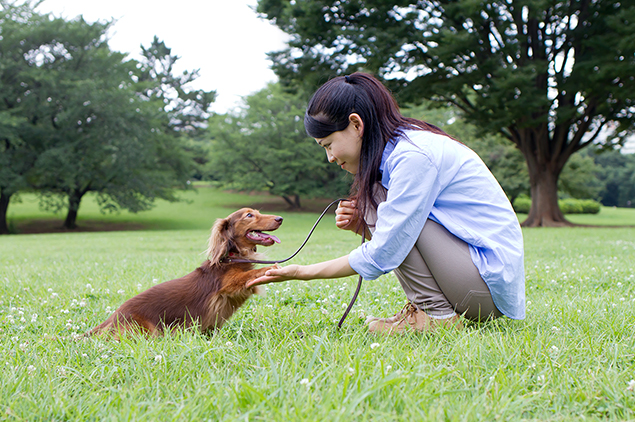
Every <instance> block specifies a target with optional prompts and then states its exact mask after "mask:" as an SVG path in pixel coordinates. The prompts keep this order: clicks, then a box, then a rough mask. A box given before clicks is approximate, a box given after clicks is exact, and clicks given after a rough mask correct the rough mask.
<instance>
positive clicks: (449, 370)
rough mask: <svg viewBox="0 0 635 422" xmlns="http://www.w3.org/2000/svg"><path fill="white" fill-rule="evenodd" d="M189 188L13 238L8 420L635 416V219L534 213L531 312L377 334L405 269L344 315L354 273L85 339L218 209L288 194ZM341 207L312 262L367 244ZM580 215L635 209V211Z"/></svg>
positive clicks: (0, 268) (307, 255)
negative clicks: (147, 334) (563, 222)
mask: <svg viewBox="0 0 635 422" xmlns="http://www.w3.org/2000/svg"><path fill="white" fill-rule="evenodd" d="M185 198H186V199H188V200H189V201H190V202H189V203H177V204H166V203H161V204H160V205H159V206H158V207H157V208H156V209H155V210H153V211H151V212H148V213H142V214H139V215H130V214H127V213H122V214H119V215H108V216H101V215H100V214H99V212H98V211H97V209H96V207H95V206H94V204H91V203H90V202H87V203H85V204H84V205H83V207H82V209H81V210H80V217H81V219H80V220H79V221H78V223H79V224H80V227H81V226H84V227H89V226H94V225H96V224H97V223H98V222H99V221H104V220H106V221H108V222H110V223H111V224H122V225H125V224H128V225H130V226H129V227H128V228H138V227H144V228H145V230H136V231H113V232H93V233H89V232H83V233H54V234H28V235H11V236H2V237H0V330H1V334H2V336H0V345H1V347H2V350H3V351H4V353H2V356H1V357H0V366H1V367H2V368H3V371H2V375H0V397H1V398H0V420H29V421H33V420H112V421H120V420H142V421H145V420H148V421H156V420H162V421H163V420H166V421H171V420H178V421H181V420H183V421H190V420H212V421H233V420H244V421H247V420H265V421H272V420H306V421H320V420H331V421H351V420H374V421H381V420H387V421H392V420H404V421H410V420H421V421H474V420H484V421H494V420H535V421H560V420H620V421H621V420H635V391H634V390H635V335H634V334H633V333H634V332H635V269H634V268H633V263H635V228H633V227H631V228H620V229H614V228H597V227H594V228H565V229H529V230H525V231H524V236H525V248H526V261H525V262H526V275H527V319H525V320H524V321H512V320H507V319H502V320H499V321H495V322H492V323H487V324H482V325H468V326H467V327H466V329H465V330H463V331H460V332H452V331H447V332H439V333H436V334H433V335H407V336H403V337H397V338H386V337H377V336H373V335H370V334H368V333H367V332H366V331H365V329H364V326H363V317H364V315H367V314H373V315H389V314H392V313H394V312H395V311H397V310H398V309H399V308H400V307H401V305H402V304H403V303H404V297H403V293H401V291H400V288H399V287H398V283H397V280H396V279H395V278H394V276H392V275H388V276H384V277H381V278H380V279H378V280H376V281H372V282H366V283H365V284H364V286H363V288H362V292H361V294H360V297H359V299H358V301H357V303H356V305H355V307H354V310H353V312H352V313H351V315H350V316H349V318H348V319H347V321H346V322H345V324H344V327H343V329H342V330H341V331H338V330H336V328H335V325H336V322H337V320H338V319H339V317H340V316H341V314H342V312H343V306H345V304H346V303H348V301H349V299H350V296H351V294H352V291H353V290H354V285H355V283H356V280H355V279H354V278H353V277H351V278H347V279H340V280H323V281H313V282H287V283H281V284H278V285H270V286H268V288H267V295H266V296H264V297H255V298H252V299H251V300H250V301H248V302H247V304H246V305H245V306H244V307H243V308H241V309H240V310H239V311H238V312H237V313H236V315H234V317H233V318H232V320H231V321H230V322H229V323H228V324H227V325H226V326H225V327H224V328H223V329H222V330H221V331H220V332H218V333H217V334H215V335H213V336H204V335H201V334H199V333H196V332H189V331H188V332H180V333H177V334H176V335H175V336H172V337H162V338H157V339H151V340H147V339H144V338H136V339H130V338H128V339H123V340H122V341H121V342H114V341H103V340H99V339H75V336H76V335H78V334H81V333H83V332H84V331H86V330H87V329H89V328H91V327H93V326H94V325H96V324H98V323H100V322H101V321H103V320H104V319H105V318H106V317H107V316H108V315H109V313H111V312H112V310H114V309H115V308H116V307H117V306H118V305H120V304H121V303H122V302H123V301H124V300H125V299H126V298H128V297H130V296H132V295H134V294H136V293H137V292H139V291H141V290H143V289H146V288H148V287H150V286H152V285H153V284H155V283H157V282H160V281H165V280H168V279H171V278H175V277H179V276H181V275H184V274H185V273H187V272H189V271H191V270H192V269H194V268H195V267H196V266H198V265H199V264H200V262H201V261H202V259H203V256H202V255H201V252H202V251H203V250H205V247H206V240H207V236H208V234H209V227H210V226H211V224H212V223H213V221H214V220H215V219H216V218H218V217H223V216H225V215H227V214H229V213H230V212H231V211H233V210H234V209H236V208H237V207H239V206H242V205H253V204H259V205H261V206H260V208H261V209H262V210H263V211H268V208H270V209H273V210H277V209H279V208H280V204H279V203H277V202H276V203H272V204H271V205H262V204H263V203H265V202H267V201H268V200H269V198H267V197H265V196H248V195H237V194H228V193H222V192H218V191H215V190H212V189H200V190H199V191H198V193H194V192H190V193H187V194H185ZM34 201H35V200H34V199H33V198H32V197H29V196H24V197H23V203H21V204H12V206H11V208H10V212H11V213H12V214H11V220H12V222H13V224H14V227H16V228H17V229H20V227H27V226H28V222H29V221H30V220H32V219H33V218H37V219H40V220H45V219H49V218H50V215H49V214H46V213H41V212H40V211H38V210H37V204H36V203H35V202H34ZM276 213H278V214H280V215H282V216H283V217H284V218H285V222H284V224H283V225H282V227H281V228H280V230H279V231H278V232H277V235H278V237H279V238H280V239H281V240H282V244H281V245H276V246H274V247H272V248H269V249H268V251H267V255H268V256H269V257H271V258H281V257H285V256H288V255H289V254H290V253H292V252H293V251H294V250H295V248H296V247H297V246H298V245H299V244H300V243H301V242H302V240H303V239H304V236H305V234H306V233H307V232H308V230H309V228H310V227H311V225H312V224H313V222H314V220H315V218H316V217H317V215H316V214H314V213H290V212H285V211H276ZM611 213H613V214H611ZM607 216H608V217H607ZM57 218H58V219H61V217H59V216H58V217H57ZM578 218H579V219H581V220H583V221H576V220H577V219H578ZM325 220H326V221H324V222H323V223H322V224H321V225H320V227H319V228H318V230H317V231H316V233H315V234H314V236H313V238H312V240H311V241H310V242H309V244H308V246H307V247H306V248H305V250H304V251H303V252H301V253H300V255H298V257H297V258H295V259H294V262H295V263H310V262H315V261H318V260H325V259H330V258H334V257H337V256H340V255H341V254H344V253H347V252H348V251H350V250H351V249H353V248H354V247H356V246H357V244H358V239H357V238H355V237H354V236H352V235H350V234H349V233H345V232H341V231H339V230H337V229H335V228H334V224H333V218H332V217H328V218H326V219H325ZM572 220H574V219H573V218H572ZM618 220H619V223H618V222H616V221H618ZM574 221H576V222H581V223H582V222H583V223H584V224H591V225H635V210H619V209H607V208H605V209H603V210H602V212H601V213H600V214H598V215H596V216H578V217H576V219H575V220H574ZM124 223H125V224H124ZM122 227H123V226H122Z"/></svg>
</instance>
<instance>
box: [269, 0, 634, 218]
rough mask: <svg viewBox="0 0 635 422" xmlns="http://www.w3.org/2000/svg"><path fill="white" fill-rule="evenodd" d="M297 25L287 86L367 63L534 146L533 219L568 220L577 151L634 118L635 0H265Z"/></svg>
mask: <svg viewBox="0 0 635 422" xmlns="http://www.w3.org/2000/svg"><path fill="white" fill-rule="evenodd" d="M258 11H259V12H260V13H262V14H263V15H264V16H265V17H266V18H268V19H270V20H271V21H273V22H275V24H276V25H278V26H279V27H280V28H281V29H282V30H284V31H285V32H287V33H289V34H290V35H291V37H292V38H291V41H290V42H289V48H288V49H286V50H284V51H280V52H275V53H272V54H271V57H272V59H273V60H274V70H275V71H276V72H277V74H278V75H279V76H280V77H281V80H282V81H283V83H285V84H286V85H287V86H294V85H304V86H307V85H308V87H309V88H310V89H313V88H314V87H315V86H316V85H317V84H319V83H322V82H324V81H325V80H326V79H327V78H328V77H330V76H332V75H335V74H344V73H349V72H353V71H356V70H365V71H369V72H373V73H375V74H377V75H378V76H379V77H381V78H383V79H384V80H385V82H386V83H387V84H388V86H389V87H391V88H392V89H393V91H394V92H395V94H396V95H397V98H398V100H399V101H400V102H402V103H407V102H417V101H421V100H422V99H424V98H427V99H431V100H433V101H436V102H438V103H440V104H452V105H454V106H456V107H458V108H459V109H460V110H461V111H462V113H463V115H464V117H465V119H466V120H467V121H469V122H471V123H473V124H474V125H476V126H477V127H479V128H480V129H482V130H483V131H485V132H490V133H500V134H502V135H503V136H504V137H505V138H507V139H508V140H509V141H511V142H512V143H513V144H514V145H515V146H516V147H517V148H518V149H519V150H520V151H521V152H522V154H523V155H524V157H525V160H526V162H527V167H528V170H529V178H530V190H531V196H532V207H531V210H530V212H529V215H528V218H527V220H526V221H525V222H524V225H526V226H560V225H567V224H569V223H568V222H567V221H566V220H565V218H564V216H563V214H562V212H561V211H560V209H559V207H558V196H557V192H558V189H557V185H558V178H559V176H560V173H561V171H562V169H563V168H564V166H565V164H566V163H567V160H568V159H569V157H571V155H572V154H574V153H575V152H576V151H579V150H580V149H582V148H584V147H586V146H588V145H591V144H592V143H603V144H605V145H606V146H608V147H612V146H614V145H616V144H620V143H621V142H623V139H624V137H625V136H626V135H627V134H628V133H629V132H632V131H633V130H634V128H635V117H634V115H635V7H633V4H632V1H631V0H629V1H628V2H625V1H623V0H567V1H561V0H497V1H493V0H429V1H423V0H422V1H413V0H407V1H403V0H401V1H400V0H350V1H346V2H344V1H339V0H314V1H294V2H289V1H285V0H260V1H259V5H258Z"/></svg>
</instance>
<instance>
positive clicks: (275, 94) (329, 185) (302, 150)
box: [209, 84, 349, 208]
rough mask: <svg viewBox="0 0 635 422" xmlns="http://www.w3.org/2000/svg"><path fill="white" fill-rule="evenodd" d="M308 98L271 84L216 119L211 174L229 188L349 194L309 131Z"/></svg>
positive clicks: (295, 194)
mask: <svg viewBox="0 0 635 422" xmlns="http://www.w3.org/2000/svg"><path fill="white" fill-rule="evenodd" d="M304 106H305V102H304V100H303V99H302V98H300V97H298V96H296V95H290V94H287V93H284V92H283V91H282V89H281V88H280V86H279V85H278V84H269V85H268V86H267V87H266V88H264V89H262V90H261V91H259V92H257V93H255V94H253V95H250V96H248V97H246V98H245V104H244V106H243V107H242V108H240V109H239V110H237V111H235V112H230V113H228V114H221V115H215V116H213V117H212V118H211V119H210V122H209V132H210V136H211V138H212V142H211V155H210V164H209V165H210V173H211V176H212V178H213V179H216V180H217V181H219V182H221V183H222V184H223V186H224V187H227V188H231V189H237V190H246V191H256V190H258V191H263V190H265V191H268V192H270V193H271V194H272V195H277V196H281V197H282V198H283V199H284V200H285V201H286V202H287V204H288V205H289V207H290V208H300V207H301V198H302V197H304V198H311V197H329V196H339V195H345V194H346V193H347V190H348V186H349V182H347V181H346V180H345V179H344V176H345V175H344V172H342V171H341V169H339V168H338V167H337V166H334V165H332V164H330V163H329V162H328V161H327V160H326V156H325V154H324V151H323V150H322V148H320V147H319V146H318V145H317V144H316V143H315V141H314V140H313V139H311V138H309V137H308V136H307V135H306V132H305V131H304V125H303V117H304Z"/></svg>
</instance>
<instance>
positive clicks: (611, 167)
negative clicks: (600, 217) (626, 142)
mask: <svg viewBox="0 0 635 422" xmlns="http://www.w3.org/2000/svg"><path fill="white" fill-rule="evenodd" d="M593 156H594V159H595V163H596V164H597V166H598V170H597V175H598V179H599V180H600V181H601V183H602V190H601V192H600V196H601V198H602V200H601V202H602V205H605V206H607V207H634V206H635V154H621V153H620V152H618V151H607V152H604V153H601V154H597V153H596V154H593Z"/></svg>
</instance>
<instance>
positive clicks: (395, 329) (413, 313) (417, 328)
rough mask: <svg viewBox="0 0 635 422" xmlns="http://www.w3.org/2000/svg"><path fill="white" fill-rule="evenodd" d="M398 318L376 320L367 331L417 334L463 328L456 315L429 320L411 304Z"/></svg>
mask: <svg viewBox="0 0 635 422" xmlns="http://www.w3.org/2000/svg"><path fill="white" fill-rule="evenodd" d="M398 314H400V317H399V318H397V319H395V320H392V321H391V318H385V319H377V320H374V321H371V322H370V323H369V324H368V331H370V332H371V333H380V334H388V335H392V334H401V333H404V332H408V331H413V332H417V333H426V332H428V333H429V332H433V331H435V330H436V329H437V328H439V327H444V328H446V329H449V328H457V329H461V328H463V324H462V323H461V320H460V318H459V316H458V315H455V316H453V317H451V318H446V319H436V318H431V317H430V316H429V315H428V314H426V313H425V312H423V311H422V310H419V309H418V308H417V307H416V306H415V305H413V304H412V303H408V304H407V305H406V306H405V307H404V309H402V311H401V312H399V313H398Z"/></svg>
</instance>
